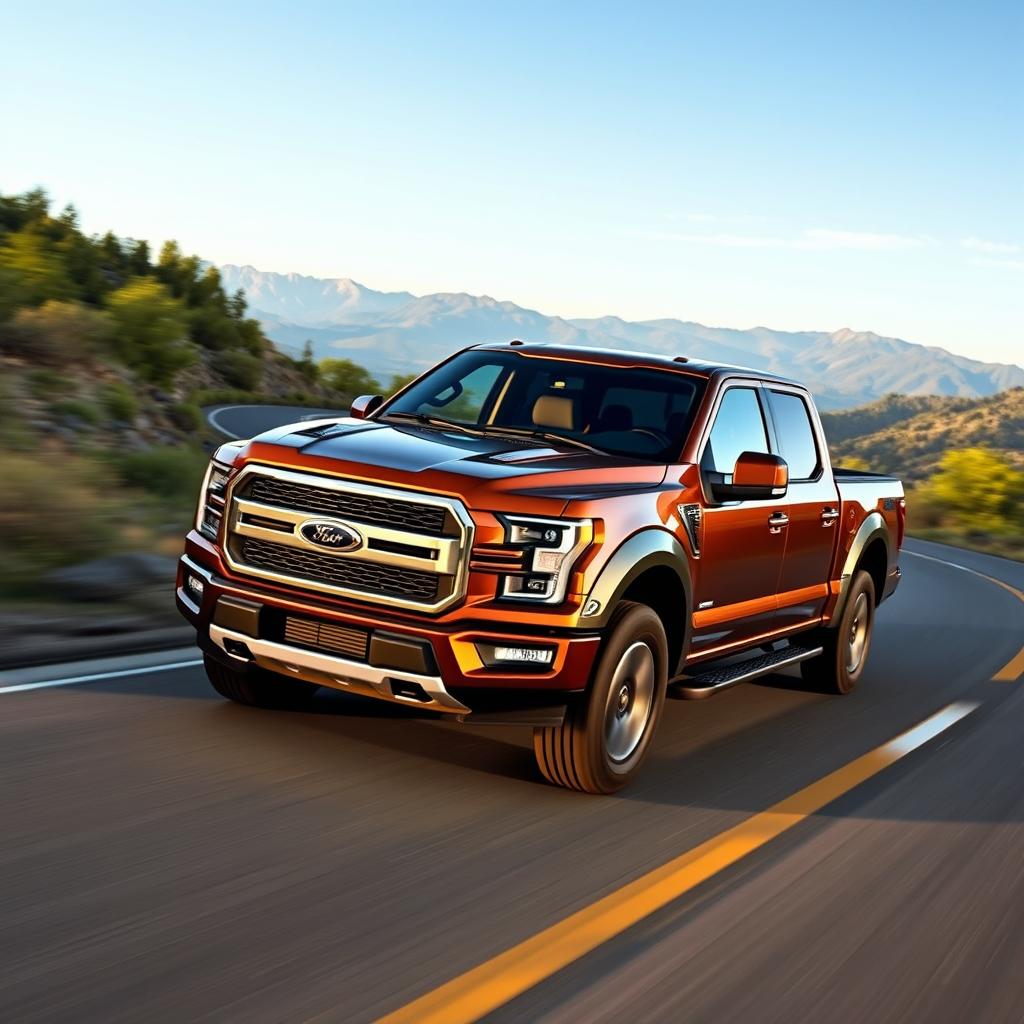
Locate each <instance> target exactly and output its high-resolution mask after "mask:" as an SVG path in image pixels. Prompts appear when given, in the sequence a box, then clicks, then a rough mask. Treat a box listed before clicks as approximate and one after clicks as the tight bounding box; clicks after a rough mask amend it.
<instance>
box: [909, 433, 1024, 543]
mask: <svg viewBox="0 0 1024 1024" xmlns="http://www.w3.org/2000/svg"><path fill="white" fill-rule="evenodd" d="M919 493H921V495H922V497H923V498H924V500H925V501H926V502H928V503H930V504H932V505H933V506H935V507H937V510H938V511H939V513H940V515H941V516H942V517H943V518H945V519H948V520H950V521H951V523H952V525H954V526H956V527H958V528H960V529H962V530H965V531H967V532H978V533H990V534H996V535H1014V534H1024V472H1022V471H1021V470H1019V469H1015V468H1014V467H1013V466H1012V465H1011V464H1010V463H1009V462H1008V461H1007V460H1006V459H1004V458H1003V457H1002V456H1000V455H998V454H997V453H996V452H993V451H990V450H989V449H987V448H961V449H957V450H954V451H948V452H946V454H945V455H943V457H942V461H941V463H940V464H939V469H938V471H937V472H936V473H935V474H934V475H933V476H932V478H931V479H930V480H929V481H928V482H927V483H926V484H925V485H923V486H922V487H921V488H919ZM911 511H913V510H912V509H911Z"/></svg>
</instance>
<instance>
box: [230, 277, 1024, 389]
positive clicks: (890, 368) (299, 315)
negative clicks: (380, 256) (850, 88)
mask: <svg viewBox="0 0 1024 1024" xmlns="http://www.w3.org/2000/svg"><path fill="white" fill-rule="evenodd" d="M220 273H221V278H222V280H223V283H224V286H225V288H226V289H228V290H229V291H234V290H236V289H239V288H241V289H243V290H244V292H245V295H246V298H247V300H248V302H249V305H250V307H251V309H252V313H253V315H254V316H256V317H257V318H258V319H259V321H260V323H261V325H262V326H263V329H264V331H265V332H266V333H267V335H268V336H269V337H270V338H271V339H273V341H274V342H275V343H277V344H278V345H279V346H281V347H283V348H284V349H286V350H291V351H295V350H298V349H299V348H300V347H301V346H302V345H303V343H304V342H305V341H306V340H307V339H308V340H310V341H311V342H312V343H313V349H314V353H315V355H316V357H317V358H323V357H324V356H344V357H347V358H350V359H353V360H355V361H356V362H358V363H361V364H362V365H364V366H365V367H367V369H369V370H370V371H372V372H373V373H375V374H377V375H385V376H386V375H387V374H389V373H408V372H410V371H412V370H420V369H425V368H426V367H428V366H430V365H432V364H433V363H435V362H437V361H438V360H439V359H441V358H443V357H444V356H447V355H449V354H450V353H451V352H452V350H454V349H457V348H460V347H462V346H465V345H470V344H474V343H478V342H484V341H505V340H508V339H511V338H515V337H523V338H526V339H528V340H532V341H549V342H558V343H561V344H570V345H587V344H589V345H598V346H603V347H608V348H626V349H635V350H640V351H645V352H660V353H666V354H671V355H681V354H685V355H691V356H697V357H700V358H704V359H710V360H718V361H721V362H727V363H738V364H741V365H746V366H752V367H755V368H757V369H765V370H771V371H774V372H777V373H782V374H785V375H787V376H792V377H797V378H799V379H800V380H802V381H804V382H805V383H807V384H808V385H809V386H810V387H811V388H812V389H813V391H814V392H815V395H816V397H817V398H818V401H819V404H820V405H821V406H822V407H823V408H831V409H838V408H848V407H850V406H855V405H861V404H864V403H867V402H872V401H874V400H876V399H879V398H882V397H883V396H884V395H886V394H888V393H890V392H899V393H901V394H904V395H947V396H954V397H961V398H964V397H966V398H978V397H983V396H985V395H992V394H995V393H996V392H998V391H1002V390H1004V389H1006V388H1010V387H1016V386H1024V369H1022V368H1021V367H1019V366H1013V365H1007V364H1000V363H984V362H979V361H978V360H974V359H968V358H966V357H964V356H958V355H954V354H953V353H951V352H947V351H945V350H944V349H940V348H932V347H926V346H924V345H915V344H913V343H911V342H908V341H902V340H901V339H899V338H886V337H882V336H880V335H877V334H872V333H870V332H863V331H861V332H858V331H852V330H849V329H843V330H839V331H835V332H832V333H826V332H824V331H798V332H789V331H774V330H770V329H769V328H767V327H755V328H751V329H750V330H734V329H731V328H724V327H706V326H704V325H703V324H698V323H692V322H688V321H683V320H671V319H669V320H647V321H643V322H630V321H627V320H622V319H620V318H619V317H614V316H607V317H601V318H598V319H567V318H564V317H559V316H549V315H546V314H544V313H540V312H538V311H536V310H532V309H526V308H524V307H522V306H517V305H516V304H515V303H513V302H502V301H498V300H497V299H493V298H490V297H489V296H486V295H468V294H466V293H464V292H455V293H439V294H436V295H424V296H419V297H417V296H413V295H411V294H410V293H408V292H378V291H374V290H373V289H371V288H366V287H365V286H364V285H361V284H358V283H357V282H355V281H352V280H350V279H348V278H337V279H322V278H314V277H303V276H301V275H298V274H274V273H267V272H264V271H260V270H257V269H255V268H253V267H238V266H233V265H227V266H224V267H221V268H220Z"/></svg>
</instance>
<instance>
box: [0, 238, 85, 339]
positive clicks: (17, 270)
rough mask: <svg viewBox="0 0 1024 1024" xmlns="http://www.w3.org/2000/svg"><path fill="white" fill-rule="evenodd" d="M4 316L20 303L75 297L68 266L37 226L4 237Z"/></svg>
mask: <svg viewBox="0 0 1024 1024" xmlns="http://www.w3.org/2000/svg"><path fill="white" fill-rule="evenodd" d="M0 281H2V282H3V292H2V293H0V319H4V318H5V317H7V316H10V315H11V313H13V312H14V310H15V309H17V308H18V307H20V306H38V305H41V304H42V303H43V302H45V301H46V300H47V299H70V298H74V297H75V287H74V285H73V284H72V282H71V279H70V277H69V276H68V272H67V267H66V266H65V264H64V261H63V260H62V259H61V257H60V255H59V254H58V253H57V252H56V251H54V248H53V246H52V244H51V242H50V240H49V239H48V238H47V237H46V235H45V234H44V233H43V232H42V231H40V230H39V229H38V228H37V227H34V226H30V227H26V228H23V229H22V230H21V231H14V232H12V233H11V234H9V235H7V236H6V237H5V238H3V239H2V240H0Z"/></svg>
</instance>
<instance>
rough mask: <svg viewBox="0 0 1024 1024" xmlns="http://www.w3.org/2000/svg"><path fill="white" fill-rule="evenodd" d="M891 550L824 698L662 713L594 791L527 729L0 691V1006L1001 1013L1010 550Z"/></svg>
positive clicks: (1017, 601) (1011, 984)
mask: <svg viewBox="0 0 1024 1024" xmlns="http://www.w3.org/2000/svg"><path fill="white" fill-rule="evenodd" d="M910 547H911V550H912V551H913V552H915V553H916V554H913V555H911V554H908V555H907V557H905V558H904V559H903V566H904V570H905V580H904V582H903V585H902V587H901V588H900V590H899V592H898V593H897V595H896V596H895V597H894V598H893V599H892V601H891V602H889V603H888V604H887V605H886V606H884V608H883V609H882V612H881V614H880V616H879V620H878V630H877V633H876V636H875V642H874V648H873V651H872V654H871V661H870V664H869V667H868V669H867V672H866V675H865V677H864V678H863V680H862V682H861V685H860V686H859V688H858V689H857V691H856V692H855V693H854V694H852V695H851V696H849V697H846V698H828V697H823V696H818V695H814V694H811V693H807V692H804V691H802V690H801V689H800V688H799V686H798V684H797V680H796V679H795V678H793V677H789V676H785V677H784V676H776V677H771V678H769V679H768V680H766V681H763V682H762V683H761V684H760V685H757V684H750V685H747V686H742V687H738V688H736V689H734V690H732V691H728V692H726V693H724V694H722V695H721V696H719V697H716V698H714V699H713V700H709V701H705V702H696V703H687V702H670V704H669V706H668V708H667V714H666V716H665V720H664V723H663V726H662V730H661V732H660V735H659V737H658V739H657V742H656V746H655V749H654V753H653V756H652V758H651V760H650V761H649V763H648V765H647V767H646V770H645V773H644V775H643V777H642V778H641V779H640V780H639V782H638V784H637V785H635V786H633V787H632V788H631V789H629V790H627V791H626V792H624V793H622V794H621V795H619V796H616V797H609V798H596V797H588V796H582V795H578V794H573V793H569V792H565V791H561V790H558V789H554V788H552V787H549V786H547V785H544V784H543V783H542V782H541V781H540V779H539V776H538V774H537V771H536V769H535V768H534V766H533V760H532V754H531V751H530V747H529V733H528V731H526V730H520V729H508V730H504V729H501V730H499V729H486V728H484V727H479V726H478V727H476V728H471V727H460V726H455V725H446V724H445V725H442V724H435V723H432V722H424V721H417V720H412V719H408V718H406V717H405V713H404V711H403V710H402V709H391V708H387V707H382V706H378V705H371V704H367V703H362V702H360V701H358V700H356V699H354V698H349V697H345V696H343V695H336V694H327V695H324V696H323V697H322V698H318V700H317V702H316V706H315V709H314V710H313V711H312V712H308V713H276V712H264V711H255V710H250V709H245V708H242V707H238V706H233V705H230V704H226V703H225V702H223V701H221V700H220V699H219V698H217V697H216V696H215V694H214V693H213V692H212V690H210V689H209V687H208V686H207V684H206V682H205V681H204V678H203V675H202V671H201V669H199V668H197V667H195V666H194V665H193V664H186V665H185V666H184V667H179V668H160V667H159V666H153V665H150V666H149V668H148V669H146V668H142V666H141V664H140V659H136V660H135V661H129V662H128V664H127V665H124V664H122V666H121V667H120V669H118V671H119V672H120V673H122V674H114V675H110V674H109V673H108V672H107V671H104V670H102V669H100V670H93V672H92V674H95V675H98V676H99V678H95V679H92V680H91V681H87V682H83V683H82V684H81V685H63V686H59V687H50V686H42V687H40V688H35V689H32V688H27V686H26V685H24V684H25V683H26V681H27V680H29V679H30V678H35V679H36V680H37V681H41V682H43V683H49V682H52V681H54V680H57V681H60V680H62V679H64V678H67V677H68V676H70V677H71V679H72V680H74V679H76V678H78V676H76V674H75V673H76V672H77V673H79V674H80V673H81V671H82V670H79V669H73V668H71V667H66V668H64V669H53V668H52V667H51V668H50V669H48V670H45V672H40V670H36V674H35V676H34V677H29V676H28V675H27V674H22V675H20V676H17V677H15V676H13V675H9V676H8V678H6V679H4V681H3V682H0V709H2V714H0V779H2V780H3V785H2V790H0V793H2V795H0V822H2V837H3V838H2V841H0V952H2V956H0V1019H2V1020H6V1021H19V1022H26V1021H43V1020H45V1021H68V1022H72V1021H73V1022H83V1021H103V1022H111V1021H138V1020H147V1021H149V1020H156V1021H161V1020H166V1021H181V1020H197V1019H203V1020H245V1021H283V1020H289V1021H290V1020H316V1021H348V1020H354V1021H369V1020H373V1019H375V1018H377V1017H380V1016H382V1015H385V1014H390V1013H393V1012H395V1011H401V1008H402V1007H408V1006H409V1004H410V1003H411V1002H412V1001H414V1000H420V1001H419V1002H415V1003H413V1005H412V1007H411V1008H410V1009H409V1010H408V1011H407V1012H405V1013H404V1014H403V1013H401V1012H399V1013H398V1015H397V1016H396V1018H395V1019H409V1020H427V1019H436V1020H443V1021H457V1020H469V1019H473V1018H475V1017H478V1016H480V1015H483V1014H488V1013H489V1016H488V1017H487V1019H488V1020H493V1021H587V1022H591V1021H683V1020H685V1021H716V1022H719V1021H733V1020H743V1021H757V1022H759V1024H760V1022H764V1021H780V1022H782V1021H785V1022H792V1021H822V1020H828V1021H830V1022H836V1021H839V1022H846V1021H850V1022H854V1021H856V1022H860V1021H920V1020H928V1021H950V1022H963V1021H981V1020H984V1021H1020V1020H1022V1019H1024V972H1022V971H1021V965H1022V964H1024V786H1022V766H1024V757H1022V749H1024V748H1022V740H1021V735H1022V731H1024V679H1022V678H1020V677H1021V675H1022V674H1024V656H1022V655H1021V654H1020V649H1021V645H1022V644H1024V565H1022V564H1019V563H1015V562H1009V561H1004V560H1001V559H995V558H987V557H985V556H982V555H976V554H970V553H968V552H961V551H955V550H954V549H951V548H942V547H939V546H937V545H927V544H923V543H921V542H912V543H911V545H910ZM924 556H927V557H924ZM934 559H939V560H934ZM943 560H945V561H943ZM949 562H955V563H958V564H959V565H960V566H962V567H964V568H956V567H954V566H953V565H950V564H948V563H949ZM965 569H974V570H975V571H976V572H980V573H983V574H986V575H987V576H989V577H992V578H993V579H986V578H984V577H983V576H980V575H976V574H974V573H972V572H968V571H965ZM994 580H998V581H1003V582H1004V583H1005V584H1007V585H1008V586H1000V585H998V583H997V582H994ZM171 657H172V658H177V660H178V661H185V662H190V661H192V660H193V659H194V657H195V652H184V653H182V654H178V655H172V656H171ZM994 677H996V678H994ZM950 706H952V708H953V709H954V710H953V711H952V712H950V711H949V710H948V709H949V708H950ZM943 709H947V710H945V711H944V710H943ZM936 713H940V715H941V716H942V717H940V718H938V719H936V718H932V716H933V715H935V714H936ZM921 722H926V723H930V724H926V725H925V726H924V727H922V728H918V729H916V731H912V732H910V733H909V734H907V735H906V736H905V737H904V738H903V739H901V740H900V741H899V743H898V744H895V745H891V744H890V745H887V744H888V741H890V740H892V739H893V738H894V737H896V736H898V735H900V734H903V733H905V732H906V730H915V727H917V726H918V725H919V723H921ZM879 750H881V751H882V752H883V753H884V752H888V753H887V754H885V756H883V754H879V753H877V751H879ZM872 751H876V753H875V754H872V753H871V752H872ZM864 755H870V756H868V757H866V758H865V756H864ZM886 758H888V760H886ZM890 762H894V763H890ZM820 780H825V781H824V782H822V781H820ZM814 784H817V788H813V786H814ZM809 786H812V789H811V790H808V789H807V788H806V787H809ZM822 787H824V788H822ZM808 793H810V794H812V796H813V795H814V794H817V796H816V797H815V798H814V799H812V798H811V796H808V795H807V794H808ZM822 793H824V794H825V796H824V797H822V795H821V794H822ZM794 794H797V796H796V797H794ZM780 801H787V802H786V803H784V804H783V808H782V809H781V810H780V809H778V808H776V809H775V810H773V811H771V812H770V813H767V814H766V813H765V812H766V810H767V809H768V808H771V807H773V805H776V804H777V803H778V802H780ZM815 801H817V804H818V805H820V806H816V805H815ZM758 830H762V831H760V832H759V831H758ZM737 836H740V837H744V836H745V837H746V838H745V839H743V841H742V842H746V843H747V847H744V846H743V845H742V842H741V840H740V839H738V838H736V837H737ZM723 837H724V838H723ZM751 837H753V838H751ZM702 844H703V845H702ZM695 850H696V851H698V854H699V853H700V851H702V850H703V851H710V853H708V854H707V855H701V856H703V857H704V859H703V860H701V861H700V862H699V864H697V862H695V861H693V857H696V856H697V854H690V855H689V856H690V859H689V860H688V859H687V855H688V851H695ZM680 857H682V860H681V861H680V860H679V858H680ZM666 864H668V865H670V868H671V872H670V875H671V877H669V875H666V874H665V871H663V872H662V873H661V875H655V876H654V877H653V879H652V877H651V876H648V873H649V872H652V871H655V870H656V869H659V868H660V867H661V866H662V865H666ZM695 864H696V865H697V866H695ZM673 865H675V866H674V867H673ZM680 865H681V866H680ZM700 865H703V867H701V866H700ZM698 869H699V870H698ZM665 870H666V871H668V870H669V869H665ZM695 872H696V873H695ZM687 873H689V874H687ZM638 879H639V880H641V881H639V882H636V885H637V886H639V890H637V889H636V887H634V888H633V889H627V890H624V889H623V887H624V886H627V885H628V884H629V883H633V882H635V881H636V880H638ZM659 879H660V881H659ZM680 879H682V882H680ZM687 879H688V880H687ZM676 883H679V884H678V885H677V884H676ZM672 885H676V889H674V890H672V891H670V889H671V886H672ZM641 890H642V892H641V895H640V896H637V897H636V898H635V899H633V900H632V902H630V894H631V893H634V894H635V893H636V892H638V891H641ZM673 892H675V895H673ZM606 897H607V898H608V899H607V900H606V902H605V903H600V904H598V903H597V901H599V900H601V899H602V898H606ZM643 900H649V901H650V902H649V905H648V904H644V905H641V904H643ZM595 906H597V907H598V908H599V909H600V908H601V907H605V906H610V907H612V910H611V911H609V912H608V913H607V914H605V915H604V916H603V917H602V918H601V919H600V921H598V924H601V922H603V924H601V927H605V926H608V929H607V931H606V932H605V933H603V934H602V935H601V936H600V937H599V938H600V940H594V939H593V935H594V934H596V933H589V932H587V931H586V928H585V927H584V926H583V925H581V924H580V923H579V922H581V921H582V922H584V925H585V923H586V922H587V921H590V922H591V923H592V924H593V922H594V920H596V919H595V918H593V914H594V913H595V911H594V909H593V908H594V907H595ZM638 907H640V909H639V910H638V909H637V908H638ZM648 911H650V912H649V913H648ZM573 914H580V915H581V916H579V917H577V918H572V917H570V915H573ZM588 915H591V916H590V917H588ZM566 919H568V924H564V923H563V924H559V922H565V921H566ZM574 922H575V923H574ZM609 922H610V926H609ZM552 927H553V930H552V931H548V932H545V931H544V929H548V928H552ZM594 927H597V924H595V925H594ZM588 936H589V937H588ZM574 944H575V945H574ZM588 946H589V947H590V951H589V952H587V951H586V949H587V947H588ZM510 950H511V952H509V951H510ZM480 965H484V966H483V968H482V970H476V969H477V968H479V967H480ZM467 972H468V973H467ZM453 979H454V981H453ZM444 985H447V987H444V988H439V987H440V986H444ZM432 992H433V993H435V994H434V995H433V996H431V995H430V993H432ZM431 1007H433V1008H434V1009H435V1010H437V1013H436V1015H435V1016H434V1017H430V1016H429V1015H428V1013H429V1011H430V1010H431Z"/></svg>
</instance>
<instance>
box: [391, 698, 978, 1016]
mask: <svg viewBox="0 0 1024 1024" xmlns="http://www.w3.org/2000/svg"><path fill="white" fill-rule="evenodd" d="M977 707H978V704H977V703H973V702H969V701H958V702H956V703H953V704H950V705H949V706H948V707H946V708H943V709H942V710H941V711H939V712H937V713H936V714H934V715H932V716H931V717H930V718H927V719H925V720H924V721H923V722H921V723H920V724H918V725H916V726H914V727H913V728H912V729H909V730H908V731H907V732H904V733H901V734H900V735H899V736H896V737H895V738H893V739H891V740H889V741H888V742H887V743H883V744H882V745H881V746H880V747H877V748H876V749H875V750H872V751H870V752H869V753H867V754H863V755H862V756H861V757H858V758H857V759H856V760H854V761H851V762H850V763H849V764H847V765H844V766H843V767H842V768H839V769H837V770H836V771H834V772H832V773H831V774H829V775H826V776H824V778H821V779H819V780H818V781H817V782H814V783H812V784H811V785H809V786H807V787H805V788H804V789H801V790H800V791H799V792H797V793H794V794H793V795H792V796H789V797H787V798H786V799H785V800H782V801H781V802H780V803H777V804H775V805H774V806H772V807H769V808H768V809H767V810H766V811H762V812H761V813H759V814H755V815H754V816H753V817H751V818H748V819H746V820H745V821H742V822H740V823H739V824H738V825H735V826H733V827H732V828H730V829H727V830H726V831H725V832H722V833H721V834H719V835H717V836H715V837H714V838H712V839H709V840H707V842H704V843H702V844H701V845H700V846H697V847H695V848H694V849H692V850H689V851H688V852H686V853H684V854H682V855H680V856H679V857H676V858H675V859H673V860H670V861H669V862H668V863H667V864H663V865H662V866H661V867H659V868H655V869H654V870H653V871H650V872H648V873H647V874H646V875H642V876H641V877H640V878H638V879H636V880H635V881H633V882H630V883H629V884H627V885H625V886H623V887H622V888H620V889H617V890H616V891H615V892H612V893H609V894H608V895H607V896H605V897H603V898H602V899H599V900H597V901H596V902H595V903H592V904H590V906H587V907H584V908H583V909H582V910H578V911H576V913H574V914H570V915H569V917H566V918H564V919H563V920H561V921H559V922H558V923H556V924H553V925H551V927H549V928H545V929H544V930H543V931H541V932H538V933H537V934H536V935H534V936H532V937H531V938H529V939H526V940H525V941H524V942H521V943H519V944H518V945H516V946H513V947H512V948H511V949H508V950H506V951H505V952H504V953H499V954H498V955H497V956H495V957H493V958H492V959H491V960H488V961H486V962H485V963H482V964H480V965H479V966H478V967H474V968H472V969H471V970H469V971H467V972H466V973H465V974H462V975H459V977H457V978H453V979H452V980H451V981H449V982H446V983H445V984H443V985H441V986H440V987H439V988H436V989H434V990H433V991H431V992H428V993H426V995H423V996H420V998H419V999H416V1000H414V1001H413V1002H411V1003H408V1004H407V1005H405V1006H403V1007H401V1008H400V1009H399V1010H396V1011H395V1012H394V1013H391V1014H389V1015H387V1016H386V1017H383V1018H381V1024H406V1022H409V1024H411V1022H416V1024H468V1022H470V1021H475V1020H479V1019H480V1017H482V1016H484V1015H485V1014H487V1013H490V1012H492V1011H493V1010H496V1009H497V1008H498V1007H499V1006H502V1005H504V1004H505V1003H507V1002H508V1001H509V1000H511V999H514V998H515V997H516V996H518V995H520V994H521V993H523V992H525V991H526V990H527V989H530V988H532V987H533V986H534V985H537V984H539V983H540V982H542V981H544V980H545V979H546V978H549V977H551V975H553V974H555V973H556V972H557V971H559V970H561V969H562V968H563V967H566V966H567V965H569V964H571V963H572V962H573V961H575V960H578V959H579V958H580V957H581V956H583V955H585V954H586V953H589V952H590V951H591V950H593V949H596V948H597V947H598V946H600V945H601V944H602V943H605V942H607V941H608V940H609V939H612V938H614V937H615V936H616V935H619V934H620V933H622V932H623V931H625V930H626V929H627V928H629V927H631V926H632V925H634V924H636V923H637V922H638V921H641V920H643V919H644V918H645V917H647V916H649V915H650V914H653V913H654V912H655V911H656V910H659V909H661V908H662V907H664V906H667V905H668V904H669V903H671V902H672V901H673V900H675V899H677V898H678V897H679V896H682V895H683V894H684V893H686V892H688V891H689V890H691V889H693V888H694V887H695V886H697V885H699V884H700V883H701V882H704V881H706V880H707V879H709V878H711V877H712V876H713V875H715V874H717V873H718V872H720V871H722V870H723V869H724V868H727V867H729V866H730V865H732V864H735V863H736V862H737V861H738V860H741V859H742V858H743V857H745V856H747V854H749V853H752V852H753V851H754V850H757V849H759V848H760V847H762V846H764V844H765V843H767V842H769V841H770V840H772V839H774V838H776V837H777V836H780V835H781V834H782V833H783V832H786V831H788V830H789V829H791V828H792V827H793V826H794V825H797V824H799V823H800V822H801V821H804V820H805V819H806V818H807V817H809V816H810V815H812V814H814V813H815V812H816V811H819V810H820V809H821V808H822V807H824V806H825V805H826V804H829V803H831V802H832V801H833V800H835V799H837V798H838V797H840V796H842V795H843V794H844V793H848V792H849V791H850V790H851V789H853V788H854V787H855V786H858V785H860V784H861V783H862V782H864V781H865V780H867V779H870V778H871V777H872V776H873V775H877V774H878V773H879V772H880V771H882V770H883V769H884V768H887V767H888V766H889V765H891V764H893V763H895V762H896V761H898V760H899V759H900V758H902V757H905V756H906V755H907V754H909V753H910V752H911V751H912V750H916V749H917V748H918V747H920V746H921V745H922V744H924V743H927V742H928V740H930V739H933V738H934V737H935V736H938V735H939V734H940V733H942V732H944V731H945V730H946V729H948V728H949V727H950V726H952V725H953V724H954V723H956V722H958V721H960V719H962V718H963V717H964V716H966V715H969V714H970V713H971V712H972V711H974V710H975V709H976V708H977Z"/></svg>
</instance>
